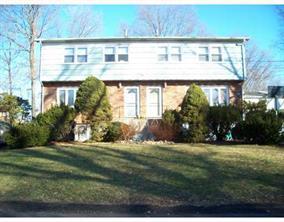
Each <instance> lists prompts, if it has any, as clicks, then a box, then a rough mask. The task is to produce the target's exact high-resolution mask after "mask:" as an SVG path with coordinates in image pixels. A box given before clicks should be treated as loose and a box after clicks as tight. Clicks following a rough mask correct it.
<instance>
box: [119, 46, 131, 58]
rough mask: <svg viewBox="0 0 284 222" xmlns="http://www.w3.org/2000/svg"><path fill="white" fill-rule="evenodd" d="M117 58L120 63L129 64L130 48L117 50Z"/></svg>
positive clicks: (125, 47)
mask: <svg viewBox="0 0 284 222" xmlns="http://www.w3.org/2000/svg"><path fill="white" fill-rule="evenodd" d="M117 57H118V58H117V59H118V62H128V47H127V46H119V47H118V48H117Z"/></svg>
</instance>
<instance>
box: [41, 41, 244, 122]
mask: <svg viewBox="0 0 284 222" xmlns="http://www.w3.org/2000/svg"><path fill="white" fill-rule="evenodd" d="M247 40H248V38H246V37H112V38H72V39H41V40H38V41H39V42H40V45H41V59H40V82H41V90H42V101H41V110H42V111H46V110H48V109H49V108H50V107H52V106H53V105H56V104H61V103H63V104H67V105H70V106H73V105H74V102H75V97H76V90H77V89H78V87H79V85H80V83H81V82H82V81H83V80H84V79H85V78H86V77H88V76H90V75H93V76H96V77H97V78H99V79H101V80H102V81H104V83H105V84H106V86H107V89H108V95H109V100H110V103H111V106H112V111H113V118H114V120H117V121H124V122H127V121H129V120H132V119H159V118H161V116H162V113H163V111H164V110H166V109H178V108H179V106H180V104H181V102H182V99H183V97H184V95H185V93H186V91H187V89H188V87H189V85H190V84H191V83H196V84H198V85H200V86H201V88H202V89H203V90H204V93H205V94H206V96H207V98H208V101H209V103H210V105H216V104H228V103H236V102H237V101H238V100H240V99H242V84H243V81H244V79H245V77H246V66H245V49H244V45H245V42H246V41H247Z"/></svg>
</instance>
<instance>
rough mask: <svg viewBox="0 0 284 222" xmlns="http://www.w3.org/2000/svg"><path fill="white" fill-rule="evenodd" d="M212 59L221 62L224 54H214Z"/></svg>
mask: <svg viewBox="0 0 284 222" xmlns="http://www.w3.org/2000/svg"><path fill="white" fill-rule="evenodd" d="M212 61H213V62H221V61H222V56H221V55H212Z"/></svg>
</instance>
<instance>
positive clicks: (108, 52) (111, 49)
mask: <svg viewBox="0 0 284 222" xmlns="http://www.w3.org/2000/svg"><path fill="white" fill-rule="evenodd" d="M105 54H115V50H114V47H106V48H105Z"/></svg>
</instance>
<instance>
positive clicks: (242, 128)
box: [233, 110, 283, 144]
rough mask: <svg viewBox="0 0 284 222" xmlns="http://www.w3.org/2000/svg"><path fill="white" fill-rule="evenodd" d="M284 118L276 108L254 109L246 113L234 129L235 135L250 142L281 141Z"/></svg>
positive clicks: (272, 142)
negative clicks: (265, 110)
mask: <svg viewBox="0 0 284 222" xmlns="http://www.w3.org/2000/svg"><path fill="white" fill-rule="evenodd" d="M282 125H283V119H282V118H280V117H279V116H277V114H276V112H275V111H274V110H270V111H267V112H263V111H252V112H248V113H247V114H246V118H245V121H241V122H240V123H239V124H238V125H237V127H236V129H235V130H234V131H233V136H234V137H235V138H238V139H243V140H244V141H245V142H248V143H256V144H275V143H278V142H279V141H280V138H281V129H282Z"/></svg>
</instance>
